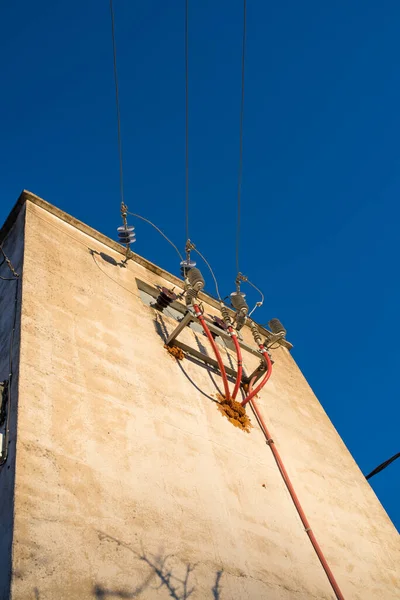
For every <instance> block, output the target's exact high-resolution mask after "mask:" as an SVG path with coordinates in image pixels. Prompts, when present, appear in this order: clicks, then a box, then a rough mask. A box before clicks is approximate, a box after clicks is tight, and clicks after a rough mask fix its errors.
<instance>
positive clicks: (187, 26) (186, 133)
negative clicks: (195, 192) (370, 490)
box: [185, 0, 189, 240]
mask: <svg viewBox="0 0 400 600" xmlns="http://www.w3.org/2000/svg"><path fill="white" fill-rule="evenodd" d="M185 196H186V199H185V204H186V239H187V240H188V239H189V0H186V4H185Z"/></svg>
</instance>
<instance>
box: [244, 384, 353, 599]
mask: <svg viewBox="0 0 400 600" xmlns="http://www.w3.org/2000/svg"><path fill="white" fill-rule="evenodd" d="M254 379H255V378H253V379H252V381H251V382H250V384H249V391H250V394H249V396H248V398H250V396H252V392H251V387H252V382H253V381H254ZM251 407H252V409H253V410H254V412H255V414H256V415H257V419H258V421H259V423H260V426H261V429H262V432H263V433H264V435H265V437H266V440H267V444H268V445H269V447H270V448H271V451H272V454H273V455H274V458H275V461H276V464H277V465H278V469H279V471H280V473H281V475H282V479H283V481H284V482H285V485H286V487H287V489H288V492H289V494H290V496H291V498H292V500H293V503H294V505H295V507H296V510H297V512H298V514H299V517H300V519H301V522H302V523H303V526H304V529H305V530H306V533H307V535H308V537H309V538H310V541H311V543H312V545H313V548H314V550H315V552H316V554H317V556H318V558H319V561H320V563H321V565H322V568H323V569H324V571H325V573H326V575H327V577H328V579H329V582H330V584H331V586H332V589H333V591H334V593H335V596H336V598H337V600H344V596H343V594H342V592H341V591H340V588H339V586H338V584H337V582H336V579H335V577H334V576H333V573H332V571H331V570H330V568H329V565H328V563H327V561H326V558H325V556H324V554H323V552H322V550H321V548H320V546H319V544H318V542H317V540H316V538H315V535H314V534H313V532H312V531H311V527H310V523H309V522H308V519H307V517H306V515H305V513H304V510H303V508H302V506H301V504H300V501H299V499H298V497H297V494H296V492H295V490H294V487H293V485H292V482H291V481H290V478H289V475H288V473H287V471H286V469H285V466H284V464H283V462H282V459H281V457H280V454H279V452H278V449H277V447H276V446H275V443H274V441H273V440H272V439H271V435H270V433H269V431H268V428H267V426H266V425H265V422H264V419H263V418H262V416H261V414H260V411H259V409H258V406H257V404H256V402H255V401H254V400H252V401H251Z"/></svg>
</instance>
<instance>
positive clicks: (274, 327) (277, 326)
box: [268, 319, 286, 337]
mask: <svg viewBox="0 0 400 600" xmlns="http://www.w3.org/2000/svg"><path fill="white" fill-rule="evenodd" d="M268 325H269V328H270V330H271V331H272V333H274V334H275V335H280V336H281V337H285V335H286V329H285V328H284V326H283V325H282V323H281V322H280V320H279V319H271V320H270V321H268Z"/></svg>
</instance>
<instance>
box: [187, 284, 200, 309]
mask: <svg viewBox="0 0 400 600" xmlns="http://www.w3.org/2000/svg"><path fill="white" fill-rule="evenodd" d="M196 298H197V292H196V290H194V289H193V288H189V289H188V290H187V291H186V306H191V304H193V302H194V300H196Z"/></svg>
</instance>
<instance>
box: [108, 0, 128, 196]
mask: <svg viewBox="0 0 400 600" xmlns="http://www.w3.org/2000/svg"><path fill="white" fill-rule="evenodd" d="M110 14H111V37H112V46H113V64H114V83H115V104H116V109H117V127H118V153H119V187H120V192H121V204H125V203H124V174H123V169H122V139H121V113H120V108H119V88H118V75H117V49H116V44H115V20H114V6H113V2H112V0H110Z"/></svg>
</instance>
